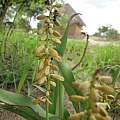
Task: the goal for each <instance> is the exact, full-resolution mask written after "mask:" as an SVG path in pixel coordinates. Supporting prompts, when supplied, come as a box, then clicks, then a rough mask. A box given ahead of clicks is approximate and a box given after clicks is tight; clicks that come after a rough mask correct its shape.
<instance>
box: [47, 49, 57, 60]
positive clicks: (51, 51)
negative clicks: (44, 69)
mask: <svg viewBox="0 0 120 120" xmlns="http://www.w3.org/2000/svg"><path fill="white" fill-rule="evenodd" d="M48 51H49V53H50V55H51V56H52V57H53V58H55V57H57V56H58V52H57V51H56V50H55V49H53V48H49V49H48Z"/></svg>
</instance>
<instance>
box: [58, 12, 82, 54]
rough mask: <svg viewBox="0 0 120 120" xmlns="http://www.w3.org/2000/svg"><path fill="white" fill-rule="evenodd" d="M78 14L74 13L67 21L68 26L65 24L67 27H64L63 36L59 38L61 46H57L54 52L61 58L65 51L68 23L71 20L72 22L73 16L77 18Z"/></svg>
mask: <svg viewBox="0 0 120 120" xmlns="http://www.w3.org/2000/svg"><path fill="white" fill-rule="evenodd" d="M79 14H80V13H75V14H73V15H72V16H71V17H70V19H69V21H68V24H67V26H66V29H65V32H64V35H63V36H62V38H61V44H60V45H58V46H57V48H56V50H57V51H58V53H59V54H60V55H61V56H63V54H64V52H65V49H66V45H67V38H68V31H69V26H70V22H71V20H72V19H73V18H74V17H75V16H77V15H79Z"/></svg>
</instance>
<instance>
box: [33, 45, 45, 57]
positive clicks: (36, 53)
mask: <svg viewBox="0 0 120 120" xmlns="http://www.w3.org/2000/svg"><path fill="white" fill-rule="evenodd" d="M43 50H44V46H40V47H38V48H36V50H35V55H36V56H37V57H39V56H40V55H41V53H42V52H43Z"/></svg>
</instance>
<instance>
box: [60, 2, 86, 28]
mask: <svg viewBox="0 0 120 120" xmlns="http://www.w3.org/2000/svg"><path fill="white" fill-rule="evenodd" d="M62 13H63V14H64V15H66V16H67V18H68V19H69V18H70V17H71V16H72V15H73V14H75V13H76V11H75V10H74V9H73V8H72V6H71V5H70V4H68V3H67V4H64V6H63V8H62ZM74 23H76V24H78V25H80V26H86V25H85V23H84V22H83V20H82V19H81V18H80V16H79V15H78V16H76V17H74V18H73V20H72V21H71V24H74Z"/></svg>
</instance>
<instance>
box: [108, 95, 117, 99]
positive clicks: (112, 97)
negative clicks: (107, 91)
mask: <svg viewBox="0 0 120 120" xmlns="http://www.w3.org/2000/svg"><path fill="white" fill-rule="evenodd" d="M114 98H115V97H114V96H113V95H107V99H110V100H113V99H114Z"/></svg>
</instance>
